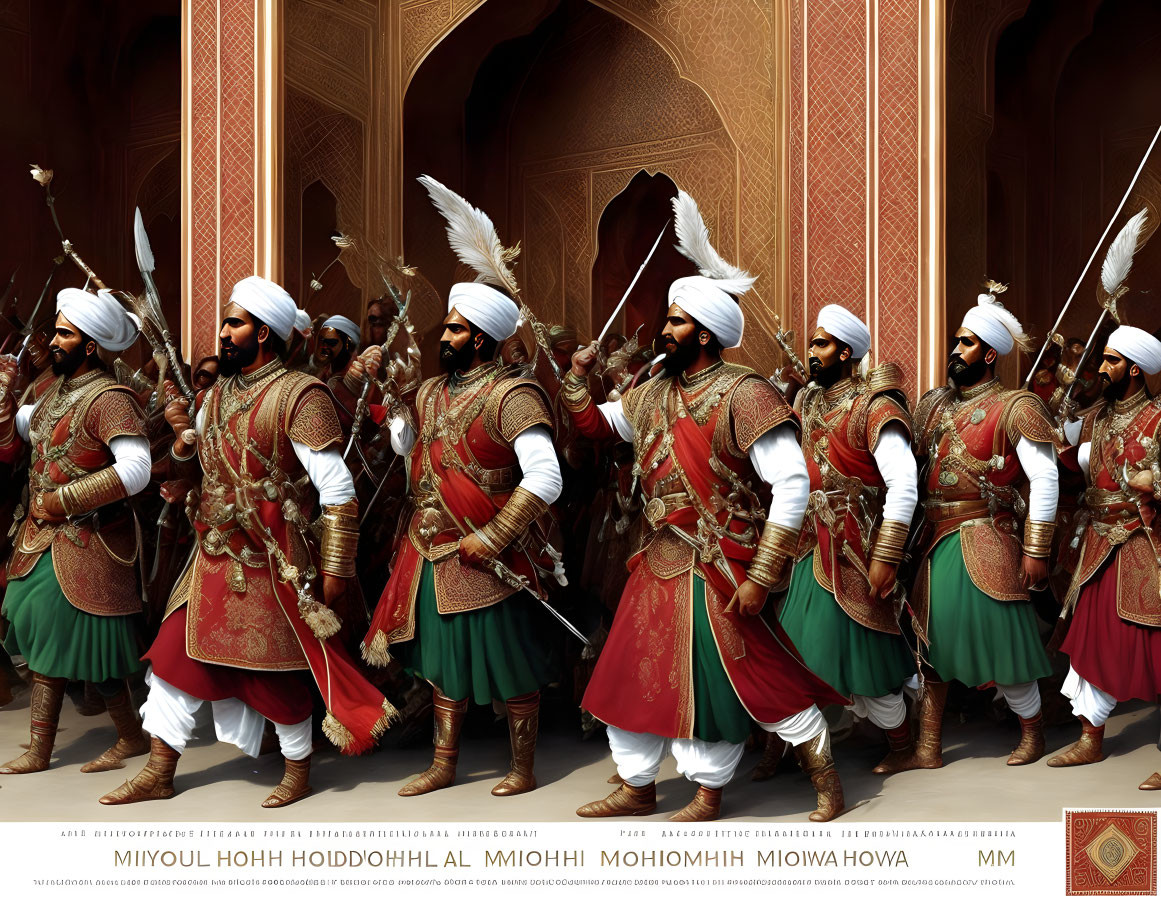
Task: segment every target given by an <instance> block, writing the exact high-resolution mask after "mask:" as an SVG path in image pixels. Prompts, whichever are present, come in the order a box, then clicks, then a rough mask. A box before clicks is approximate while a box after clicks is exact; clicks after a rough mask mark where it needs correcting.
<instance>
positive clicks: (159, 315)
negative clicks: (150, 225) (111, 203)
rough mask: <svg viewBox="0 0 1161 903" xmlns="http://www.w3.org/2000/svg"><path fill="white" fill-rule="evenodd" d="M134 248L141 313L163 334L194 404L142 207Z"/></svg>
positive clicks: (179, 382)
mask: <svg viewBox="0 0 1161 903" xmlns="http://www.w3.org/2000/svg"><path fill="white" fill-rule="evenodd" d="M133 247H134V250H135V251H136V252H137V269H139V270H140V271H141V279H142V281H143V282H144V283H145V298H146V301H147V304H146V305H145V309H144V310H143V311H142V312H141V313H144V314H145V315H146V316H147V317H148V318H149V319H150V320H152V321H153V325H154V326H156V327H157V330H158V332H160V333H161V341H162V343H163V344H164V345H165V356H166V357H167V358H169V366H170V369H171V370H173V378H174V380H175V381H176V382H177V386H178V388H179V389H180V390H181V394H182V395H184V396H185V397H186V398H188V399H189V400H190V403H191V404H192V403H193V399H194V392H193V389H191V388H190V387H189V383H187V382H186V381H185V375H184V374H183V373H182V370H181V358H180V357H178V354H177V349H176V348H174V346H173V336H172V334H171V333H170V331H169V324H168V323H167V322H166V321H165V314H164V313H163V312H162V310H161V298H160V296H159V295H158V294H157V284H156V283H155V282H154V281H153V270H154V261H153V249H152V248H151V247H150V246H149V235H148V234H146V232H145V222H144V220H142V219H141V208H140V207H138V208H137V209H136V210H135V211H134V214H133Z"/></svg>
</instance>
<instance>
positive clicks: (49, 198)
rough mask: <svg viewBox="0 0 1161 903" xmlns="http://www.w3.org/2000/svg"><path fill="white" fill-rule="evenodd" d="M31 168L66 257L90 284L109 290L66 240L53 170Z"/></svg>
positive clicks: (32, 166)
mask: <svg viewBox="0 0 1161 903" xmlns="http://www.w3.org/2000/svg"><path fill="white" fill-rule="evenodd" d="M29 166H30V167H31V169H30V170H29V172H30V173H31V174H32V178H34V179H35V180H36V181H37V183H38V184H39V185H42V186H44V202H45V203H46V204H48V212H49V213H51V214H52V223H53V225H54V226H56V234H57V235H59V236H60V246H61V249H62V250H63V251H64V253H65V256H66V257H68V258H69V259H70V260H72V262H73V263H75V264H76V265H77V266H78V267H79V268H80V271H81V272H82V273H84V274H85V278H86V279H87V280H88V281H89V282H92V283H93V285H95V286H96V287H97V288H108V286H106V285H105V283H104V282H102V281H101V278H100V277H99V276H98V275H97V274H96V273H94V272H93V268H92V267H90V266H89V265H88V264H87V263H85V262H84V261H83V260H81V255H80V254H78V253H77V252H76V251H75V250H74V249H73V243H72V242H71V241H69V240H68V239H67V238H65V235H64V229H62V228H61V226H60V218H59V217H58V216H57V215H56V198H55V197H53V194H52V176H53V172H52V170H51V169H41V168H40V167H39V166H38V165H37V164H35V163H30V164H29Z"/></svg>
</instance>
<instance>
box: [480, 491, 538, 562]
mask: <svg viewBox="0 0 1161 903" xmlns="http://www.w3.org/2000/svg"><path fill="white" fill-rule="evenodd" d="M547 510H548V505H547V504H545V502H544V500H543V499H541V498H540V497H539V496H537V495H536V494H535V493H532V492H529V491H528V490H527V489H524V488H522V487H520V486H517V487H516V488H515V489H514V490H513V492H512V495H510V496H509V497H508V501H507V502H505V503H504V507H503V508H501V509H500V510H499V511H497V512H496V516H495V517H493V518H492V519H491V520H490V521H488V522H487V523H486V524H484V526H482V527H480V529H478V530H477V531H476V535H477V536H479V537H480V539H482V540H483V541H484V544H485V545H486V546H488V548H490V549H491V550H492V551H493V552H495V553H497V554H499V553H500V552H502V551H504V549H506V548H507V547H508V546H509V545H511V543H512V542H513V541H514V540H515V539H516V538H517V537H520V536H523V535H524V531H525V530H527V529H528V527H529V525H530V524H531V523H532V522H533V521H534V520H536V518H538V517H540V515H542V514H544V513H545V512H546V511H547Z"/></svg>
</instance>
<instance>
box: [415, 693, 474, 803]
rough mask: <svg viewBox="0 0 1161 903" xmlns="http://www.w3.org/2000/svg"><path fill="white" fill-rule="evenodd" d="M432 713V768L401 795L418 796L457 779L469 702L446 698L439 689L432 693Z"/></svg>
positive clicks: (445, 785) (447, 785)
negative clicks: (461, 737) (461, 730)
mask: <svg viewBox="0 0 1161 903" xmlns="http://www.w3.org/2000/svg"><path fill="white" fill-rule="evenodd" d="M431 701H432V707H433V709H434V710H435V756H434V757H433V758H432V761H431V767H430V768H428V769H427V771H425V772H424V773H423V774H421V775H420V776H419V777H417V778H416V779H415V780H414V781H411V782H410V783H408V784H405V785H404V786H403V787H401V788H400V789H399V795H400V796H419V795H420V794H421V793H431V791H433V790H440V789H441V788H443V787H450V786H451V785H452V783H454V781H455V779H456V760H457V759H458V758H459V757H460V728H461V727H462V726H463V723H464V715H465V714H466V713H467V711H468V701H467V700H466V699H461V700H459V701H458V702H457V701H456V700H454V699H448V698H447V697H446V696H444V695H443V694H442V693H441V692H439V690H432V697H431Z"/></svg>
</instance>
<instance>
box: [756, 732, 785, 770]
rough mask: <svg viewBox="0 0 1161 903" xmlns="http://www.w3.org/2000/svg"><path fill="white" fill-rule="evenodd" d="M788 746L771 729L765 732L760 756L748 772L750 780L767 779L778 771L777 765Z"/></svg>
mask: <svg viewBox="0 0 1161 903" xmlns="http://www.w3.org/2000/svg"><path fill="white" fill-rule="evenodd" d="M789 746H790V744H789V743H787V742H786V741H785V740H783V739H782V738H781V737H779V736H778V735H777V734H775V733H774V732H773V731H770V732H767V733H766V745H765V746H764V747H763V748H762V758H761V759H759V760H758V764H757V765H755V766H754V770H753V771H751V772H750V780H751V781H768V780H770V778H772V777H774V775H775V774H777V773H778V766H779V764H781V762H782V757H783V756H784V755H786V749H787V747H789Z"/></svg>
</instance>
